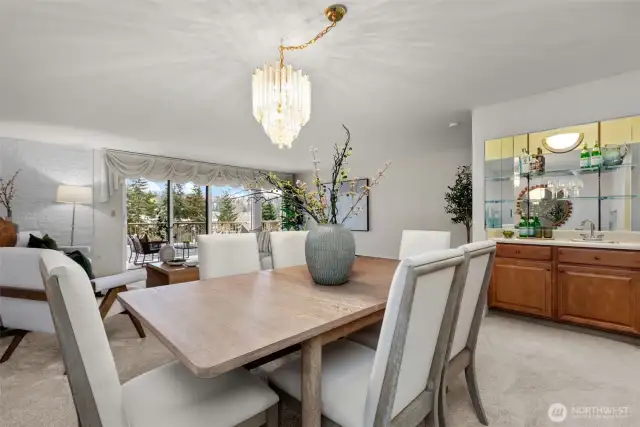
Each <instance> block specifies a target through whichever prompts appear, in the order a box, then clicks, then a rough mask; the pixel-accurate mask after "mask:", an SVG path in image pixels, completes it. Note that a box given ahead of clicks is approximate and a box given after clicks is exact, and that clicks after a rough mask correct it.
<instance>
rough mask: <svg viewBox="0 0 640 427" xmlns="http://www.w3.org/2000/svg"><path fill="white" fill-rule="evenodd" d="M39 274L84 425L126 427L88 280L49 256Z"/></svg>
mask: <svg viewBox="0 0 640 427" xmlns="http://www.w3.org/2000/svg"><path fill="white" fill-rule="evenodd" d="M40 271H41V274H42V279H43V281H44V282H45V289H46V292H47V299H48V301H49V307H50V308H51V315H52V317H53V323H54V325H55V329H56V334H57V336H58V341H59V343H60V349H61V351H62V358H63V360H64V365H65V367H66V369H67V375H68V378H69V385H70V387H71V393H72V395H73V401H74V404H75V406H76V412H77V413H78V418H79V420H80V425H83V426H92V427H125V426H128V423H127V421H126V418H125V413H124V407H123V401H122V388H121V386H120V380H119V378H118V371H117V370H116V365H115V363H114V360H113V355H112V354H111V348H110V347H109V342H108V341H107V334H106V332H105V330H104V326H103V324H102V319H101V318H100V314H99V312H98V310H96V300H95V296H94V294H93V289H92V287H91V283H90V282H89V278H88V277H87V275H86V273H85V272H84V270H82V268H81V267H80V266H79V265H78V264H76V263H75V262H74V261H73V260H71V259H69V258H68V257H66V256H64V255H63V254H61V253H59V252H56V251H52V250H45V251H43V252H42V254H41V257H40Z"/></svg>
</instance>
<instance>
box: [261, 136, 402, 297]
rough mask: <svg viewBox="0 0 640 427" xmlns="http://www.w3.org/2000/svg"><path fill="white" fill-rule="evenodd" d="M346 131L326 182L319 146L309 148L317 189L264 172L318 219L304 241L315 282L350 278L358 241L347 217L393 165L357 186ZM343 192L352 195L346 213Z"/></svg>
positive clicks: (339, 281) (339, 282) (285, 194)
mask: <svg viewBox="0 0 640 427" xmlns="http://www.w3.org/2000/svg"><path fill="white" fill-rule="evenodd" d="M343 127H344V129H345V131H346V141H345V143H344V144H341V145H338V144H336V145H334V155H333V167H332V170H331V181H330V182H328V183H326V184H323V183H322V180H321V179H320V167H319V164H320V161H319V160H318V159H317V157H316V154H317V151H318V150H317V149H316V148H313V147H312V148H311V149H310V150H309V151H310V152H311V155H312V157H313V184H314V187H315V190H310V189H309V188H308V185H307V184H306V183H304V182H301V181H297V182H295V183H291V182H290V181H285V180H281V179H280V178H278V177H277V176H276V175H275V174H268V175H265V178H266V181H267V182H269V183H270V184H271V185H273V186H274V187H275V188H276V189H278V190H280V192H281V194H282V196H283V198H284V197H286V198H287V199H288V200H290V201H291V202H292V203H293V204H295V205H296V207H297V208H299V209H300V210H302V211H304V212H305V213H306V214H307V215H308V216H309V217H311V218H312V219H313V220H314V221H315V222H316V223H317V227H315V228H312V229H311V230H310V231H309V233H308V234H307V238H306V242H305V258H306V261H307V268H308V269H309V273H310V274H311V277H312V278H313V280H314V282H315V283H317V284H319V285H327V286H333V285H342V284H344V283H346V282H347V281H348V280H349V274H350V272H351V268H352V267H353V263H354V261H355V256H356V243H355V239H354V237H353V233H352V232H351V230H349V229H348V228H347V227H345V226H344V225H343V223H344V221H346V220H347V219H348V218H350V217H352V216H355V215H358V214H360V213H361V211H362V207H361V205H360V201H361V200H362V199H363V198H364V197H365V196H368V195H369V193H370V191H371V188H373V187H374V186H376V185H378V183H379V182H380V178H382V176H383V175H384V173H385V172H386V171H387V169H388V168H389V167H390V166H391V162H387V163H386V164H385V165H384V167H383V168H382V169H380V170H378V172H377V174H376V175H375V176H374V177H373V179H372V180H371V184H370V185H366V186H364V187H362V188H358V189H357V188H356V184H357V180H358V178H357V177H350V176H349V172H350V170H349V169H348V168H347V162H348V158H349V157H350V156H351V154H352V150H353V149H352V147H351V145H350V143H351V134H350V132H349V129H347V127H346V126H344V125H343ZM343 183H348V185H349V191H347V192H346V193H344V192H342V193H341V189H342V188H343ZM341 195H347V196H349V197H351V202H350V205H349V206H348V207H347V209H346V213H345V212H342V213H340V212H339V211H338V199H339V197H340V196H341Z"/></svg>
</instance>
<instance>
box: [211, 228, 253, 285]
mask: <svg viewBox="0 0 640 427" xmlns="http://www.w3.org/2000/svg"><path fill="white" fill-rule="evenodd" d="M198 251H199V253H198V261H199V263H200V280H205V279H213V278H215V277H224V276H231V275H234V274H244V273H254V272H258V271H260V268H261V265H260V254H259V252H258V240H257V239H256V235H255V234H254V233H241V234H204V235H200V236H198Z"/></svg>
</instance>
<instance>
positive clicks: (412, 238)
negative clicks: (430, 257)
mask: <svg viewBox="0 0 640 427" xmlns="http://www.w3.org/2000/svg"><path fill="white" fill-rule="evenodd" d="M450 247H451V233H450V232H448V231H429V230H402V240H401V241H400V256H399V258H398V259H405V258H407V257H410V256H415V255H420V254H423V253H425V252H431V251H439V250H442V249H449V248H450Z"/></svg>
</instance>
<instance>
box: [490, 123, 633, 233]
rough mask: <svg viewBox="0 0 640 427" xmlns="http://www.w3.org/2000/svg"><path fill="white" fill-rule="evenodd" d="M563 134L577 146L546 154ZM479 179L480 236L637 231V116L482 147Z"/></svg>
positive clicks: (532, 134)
mask: <svg viewBox="0 0 640 427" xmlns="http://www.w3.org/2000/svg"><path fill="white" fill-rule="evenodd" d="M562 134H572V136H577V135H579V136H580V143H579V144H578V145H577V146H575V148H573V147H571V148H570V151H567V152H551V151H550V148H552V147H550V146H549V145H548V144H547V143H546V142H548V141H549V140H546V138H549V137H552V136H554V135H562ZM576 142H577V139H576ZM574 145H575V144H574ZM560 151H562V150H560ZM484 172H485V222H486V223H485V226H486V228H513V227H517V226H518V225H520V224H521V221H522V220H523V219H525V220H526V221H527V222H528V221H532V222H533V220H534V219H537V221H538V222H539V223H540V227H542V228H555V229H569V230H572V229H575V228H577V227H580V225H581V223H582V222H583V220H590V221H592V222H593V223H594V224H595V225H596V227H597V229H599V230H604V231H640V116H637V117H627V118H622V119H617V120H608V121H603V122H597V123H590V124H585V125H579V126H571V127H567V128H561V129H554V130H549V131H543V132H535V133H530V134H524V135H515V136H510V137H505V138H499V139H493V140H489V141H486V142H485V171H484Z"/></svg>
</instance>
